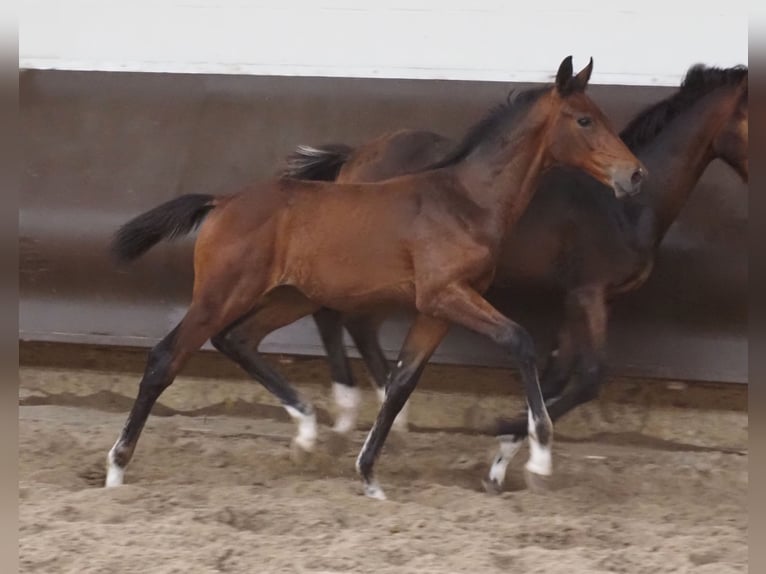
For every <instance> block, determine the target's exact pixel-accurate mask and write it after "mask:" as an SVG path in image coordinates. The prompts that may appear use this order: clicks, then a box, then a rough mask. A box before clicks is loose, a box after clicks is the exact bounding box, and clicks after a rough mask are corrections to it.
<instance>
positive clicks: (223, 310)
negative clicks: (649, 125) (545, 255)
mask: <svg viewBox="0 0 766 574" xmlns="http://www.w3.org/2000/svg"><path fill="white" fill-rule="evenodd" d="M592 67H593V66H592V61H591V62H590V64H589V65H588V66H587V67H586V68H584V69H583V70H582V71H581V72H580V73H578V74H577V75H573V73H572V60H571V57H568V58H566V59H565V60H564V61H563V62H562V64H561V66H560V67H559V70H558V73H557V75H556V82H555V84H554V85H553V86H546V87H543V88H539V89H535V90H530V91H527V92H524V93H522V94H520V95H519V97H518V98H517V99H516V100H515V101H514V102H512V103H509V104H507V105H504V106H501V107H500V108H498V109H497V110H494V111H493V112H492V113H491V114H490V115H489V116H487V118H485V119H484V120H483V121H482V122H480V123H479V124H477V125H476V126H475V127H474V128H473V129H471V130H470V131H469V132H468V134H467V135H466V136H465V137H464V138H463V140H462V141H461V142H460V143H458V144H457V145H456V146H455V147H454V149H453V150H452V151H451V152H450V153H448V154H447V156H446V157H445V158H444V159H443V160H442V161H440V162H438V163H436V164H435V165H433V166H429V169H427V170H425V171H422V172H420V173H416V174H411V175H407V176H403V177H399V178H396V179H393V180H390V181H386V182H382V183H377V184H338V183H324V182H322V183H317V182H303V181H296V180H290V179H281V180H276V181H269V182H265V183H262V184H259V185H254V186H252V187H250V188H248V189H246V190H243V191H242V192H240V193H237V194H235V195H229V196H225V197H213V196H208V195H186V196H181V197H178V198H176V199H173V200H171V201H169V202H167V203H165V204H163V205H160V206H159V207H156V208H154V209H152V210H151V211H148V212H146V213H144V214H142V215H139V216H138V217H136V218H135V219H133V220H131V221H130V222H128V223H127V224H125V225H124V226H123V227H122V228H121V229H120V230H119V231H118V233H117V236H116V238H115V242H114V244H113V250H114V253H115V254H116V255H117V256H118V257H119V258H120V259H122V260H131V259H134V258H136V257H138V256H140V255H141V254H142V253H144V252H145V251H146V250H148V249H149V248H151V247H152V246H153V245H154V244H156V243H157V242H159V241H160V240H162V239H165V238H170V237H173V236H177V235H180V234H183V233H188V232H189V231H191V230H192V229H193V228H194V227H195V226H196V225H197V224H201V228H200V231H199V235H198V237H197V241H196V243H195V248H194V270H195V278H194V289H193V294H192V301H191V304H190V306H189V308H188V310H187V312H186V315H185V316H184V318H183V319H182V320H181V322H180V323H179V324H178V326H177V327H176V328H175V329H173V330H172V331H171V332H170V333H169V334H168V335H167V336H166V337H165V338H164V339H163V340H162V341H161V342H160V343H159V344H158V345H157V346H156V347H155V348H153V349H152V350H151V351H150V353H149V358H148V361H147V366H146V371H145V373H144V376H143V378H142V380H141V383H140V385H139V391H138V397H137V398H136V401H135V403H134V405H133V407H132V409H131V412H130V414H129V416H128V419H127V422H126V424H125V426H124V428H123V430H122V432H121V433H120V436H119V438H118V439H117V442H116V443H115V445H114V446H113V447H112V449H111V450H110V451H109V454H108V468H107V477H106V484H107V486H115V485H118V484H121V483H122V482H123V477H124V472H125V468H126V466H127V465H128V462H129V461H130V459H131V457H132V455H133V452H134V450H135V447H136V443H137V441H138V438H139V435H140V433H141V430H142V428H143V426H144V424H145V422H146V420H147V417H148V416H149V413H150V411H151V408H152V406H153V405H154V403H155V402H156V400H157V398H158V397H159V396H160V394H161V393H162V392H163V391H164V390H165V389H166V388H167V387H168V386H169V385H170V384H171V383H172V381H173V379H174V378H175V376H176V374H177V373H178V372H179V370H180V369H181V367H182V366H183V365H184V363H185V362H186V361H187V359H188V358H189V356H190V355H191V354H192V353H194V352H195V351H197V350H198V349H199V348H200V346H201V345H202V344H203V343H204V342H205V341H206V340H207V339H208V338H210V339H211V341H212V343H213V345H214V346H215V347H216V348H217V349H218V350H220V351H221V352H222V353H224V354H225V355H226V356H227V357H229V358H231V359H232V360H234V361H235V362H237V363H238V364H239V365H240V366H241V367H242V368H243V369H245V370H246V371H247V372H248V373H249V374H251V375H252V376H253V377H254V378H255V379H257V380H258V381H260V382H261V383H262V384H264V386H266V387H267V388H268V389H269V390H270V391H272V392H273V393H274V394H275V395H276V396H277V397H278V398H279V399H280V400H281V401H282V403H283V405H284V406H285V409H286V410H287V411H288V413H289V414H290V415H291V416H292V417H293V418H294V419H296V420H297V421H298V435H297V436H296V438H295V444H296V446H297V447H299V448H303V449H306V450H310V449H311V448H312V447H313V446H314V441H315V438H316V422H315V417H314V411H313V408H312V407H311V405H310V404H308V403H307V402H306V401H304V400H303V399H301V397H300V396H298V394H297V393H296V392H295V391H294V389H293V388H292V387H291V386H290V385H288V384H287V382H286V381H284V380H283V379H282V378H281V377H280V376H279V374H278V373H276V372H274V371H273V370H272V369H270V368H267V367H266V366H265V365H264V363H263V361H262V360H260V359H259V358H258V352H257V347H258V345H259V343H260V342H261V340H262V339H263V338H264V337H265V336H266V335H267V334H268V333H270V332H272V331H274V330H276V329H278V328H280V327H283V326H285V325H287V324H290V323H292V322H294V321H296V320H297V319H299V318H301V317H303V316H305V315H308V314H311V313H314V312H315V311H317V310H318V309H319V308H321V307H327V308H330V309H335V310H338V311H343V312H360V311H363V310H365V309H370V308H381V307H382V306H391V307H401V308H406V309H409V310H412V311H415V319H414V321H413V324H412V326H411V328H410V330H409V332H408V334H407V338H406V340H405V342H404V345H403V348H402V350H401V354H400V356H399V360H398V362H397V364H396V367H395V368H394V370H393V372H392V375H391V380H390V382H389V385H388V391H387V393H386V398H385V400H384V402H383V405H382V407H381V410H380V412H379V414H378V418H377V420H376V422H375V424H374V426H373V428H372V430H371V431H370V434H369V435H368V437H367V441H366V442H365V445H364V447H363V449H362V451H361V453H360V455H359V458H358V460H357V468H358V470H359V472H360V474H361V476H362V479H363V481H364V485H365V492H366V494H368V495H369V496H372V497H375V498H383V497H384V495H383V491H382V490H381V489H380V487H379V486H378V485H377V482H376V481H375V479H374V475H373V464H374V461H375V458H376V457H377V455H378V453H379V451H380V449H381V447H382V445H383V442H384V441H385V438H386V435H387V434H388V432H389V430H390V427H391V423H392V422H393V420H394V417H395V416H396V414H397V413H398V412H399V410H400V409H401V407H402V405H403V404H404V403H405V402H406V400H407V398H408V397H409V395H410V393H411V392H412V390H413V388H414V385H415V383H416V382H417V379H418V376H419V374H420V372H421V371H422V369H423V368H424V366H425V364H426V362H427V361H428V359H429V357H430V356H431V354H432V353H433V351H434V350H435V348H436V347H437V346H438V344H439V342H440V341H441V340H442V338H443V337H444V335H445V334H446V332H447V330H448V328H449V326H450V324H453V323H455V324H458V325H462V326H464V327H466V328H468V329H472V330H473V331H475V332H477V333H480V334H483V335H485V336H487V337H488V338H490V339H491V340H492V341H494V342H495V343H496V344H498V345H500V346H501V347H502V348H503V349H505V350H506V351H507V352H508V353H510V354H511V355H512V356H513V357H514V358H515V359H516V361H517V362H518V363H519V367H520V371H521V377H522V380H523V382H524V388H525V392H526V397H527V402H528V405H529V417H528V422H529V429H528V430H529V436H530V444H531V445H532V447H531V455H530V460H529V461H528V463H527V467H528V469H529V471H530V472H533V473H538V474H543V475H548V474H550V473H551V452H550V446H551V440H552V430H553V429H552V424H551V421H550V418H549V416H548V413H547V411H546V407H545V404H544V402H543V397H542V394H541V391H540V386H539V382H538V377H537V369H536V366H535V353H534V346H533V343H532V340H531V338H530V337H529V335H528V334H527V332H526V331H525V330H524V329H522V328H521V327H520V326H519V325H517V324H516V323H514V322H513V321H511V320H510V319H508V318H507V317H505V316H503V315H502V314H501V313H499V312H498V311H497V310H496V309H495V308H494V307H492V306H491V305H490V304H489V303H488V302H487V301H486V300H485V299H484V298H483V297H482V295H481V293H482V292H483V291H484V290H486V289H487V287H488V286H489V284H490V283H491V281H492V277H493V275H494V270H495V264H496V260H497V256H498V252H499V246H500V244H501V242H502V239H503V238H504V237H505V235H506V232H507V230H508V229H509V228H510V227H511V226H512V224H513V223H514V222H515V221H516V220H517V219H518V217H519V215H520V214H521V212H522V211H523V209H524V208H525V207H526V205H527V203H528V201H529V199H530V197H531V195H532V193H533V191H534V190H535V188H536V184H537V178H538V176H539V174H540V173H541V172H542V171H543V170H544V169H546V168H547V167H549V166H551V165H554V164H564V165H569V166H572V167H576V168H578V169H582V170H584V171H586V172H588V173H590V174H591V175H592V176H593V177H595V178H596V179H598V180H599V181H601V182H602V183H604V184H606V185H608V186H610V188H611V189H610V190H609V193H611V192H612V191H611V190H614V191H615V192H616V193H620V194H622V193H626V192H631V191H633V190H634V189H636V188H637V187H638V185H639V184H640V181H641V180H642V179H643V175H644V168H643V167H642V165H641V164H640V162H639V161H638V160H637V159H636V158H635V156H633V154H632V153H631V152H630V151H629V150H628V149H627V147H626V146H625V145H624V144H623V143H622V141H621V140H620V139H619V138H618V137H617V136H616V134H615V133H614V132H613V130H612V129H611V127H610V126H609V123H608V121H607V120H606V118H605V117H604V115H603V113H602V112H601V110H600V109H599V108H598V107H597V106H596V105H595V104H594V103H593V102H592V101H591V100H590V99H589V98H588V97H587V96H586V95H585V88H586V86H587V84H588V80H589V78H590V74H591V71H592ZM203 219H204V222H202V221H203Z"/></svg>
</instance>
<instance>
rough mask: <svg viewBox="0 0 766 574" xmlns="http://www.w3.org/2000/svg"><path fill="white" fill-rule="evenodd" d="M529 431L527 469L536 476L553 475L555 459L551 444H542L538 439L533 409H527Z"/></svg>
mask: <svg viewBox="0 0 766 574" xmlns="http://www.w3.org/2000/svg"><path fill="white" fill-rule="evenodd" d="M527 413H528V414H527V418H528V429H529V460H527V464H526V465H525V468H526V469H527V470H528V471H529V472H531V473H534V474H541V475H543V476H550V475H551V474H553V459H552V457H551V448H550V446H551V445H550V443H549V444H547V445H542V444H540V441H539V440H538V438H537V427H536V425H535V420H534V418H533V416H532V409H527Z"/></svg>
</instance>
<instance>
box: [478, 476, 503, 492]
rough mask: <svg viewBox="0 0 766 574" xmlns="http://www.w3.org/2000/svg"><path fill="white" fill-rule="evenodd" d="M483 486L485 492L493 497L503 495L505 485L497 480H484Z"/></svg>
mask: <svg viewBox="0 0 766 574" xmlns="http://www.w3.org/2000/svg"><path fill="white" fill-rule="evenodd" d="M481 485H482V486H483V487H484V492H486V493H487V494H491V495H493V496H498V495H500V494H502V493H503V485H502V484H500V483H498V482H497V481H496V480H492V479H490V478H485V479H482V481H481Z"/></svg>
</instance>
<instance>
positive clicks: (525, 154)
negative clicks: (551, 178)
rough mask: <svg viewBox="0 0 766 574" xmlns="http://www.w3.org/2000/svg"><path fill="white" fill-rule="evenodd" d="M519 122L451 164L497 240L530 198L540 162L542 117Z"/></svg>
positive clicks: (517, 216) (543, 150) (543, 123)
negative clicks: (509, 131) (481, 210)
mask: <svg viewBox="0 0 766 574" xmlns="http://www.w3.org/2000/svg"><path fill="white" fill-rule="evenodd" d="M521 124H522V125H519V126H518V127H517V128H516V129H514V130H512V131H511V133H510V134H504V135H503V136H499V137H497V138H496V141H495V142H491V143H489V144H487V145H483V146H481V147H479V148H477V150H476V151H474V152H472V153H471V154H470V155H469V156H468V157H467V158H466V159H465V160H464V161H462V162H461V163H460V164H458V165H456V166H455V174H456V175H457V177H458V179H460V181H461V183H462V184H463V187H464V189H465V190H466V191H467V194H468V196H469V197H470V199H471V200H472V201H473V202H474V203H475V204H476V205H478V206H479V207H481V208H482V209H483V210H484V211H485V212H486V213H487V216H488V225H487V228H486V231H487V232H489V233H490V234H492V236H493V237H496V238H497V240H498V241H500V240H501V239H502V237H503V236H504V234H505V233H506V231H507V230H508V228H509V227H510V226H512V225H513V223H514V222H515V221H516V220H517V219H518V218H519V216H520V215H521V213H522V212H523V211H524V209H525V208H526V206H527V204H528V203H529V201H530V199H531V198H532V195H533V193H534V191H535V188H536V187H537V182H538V179H539V176H540V173H541V172H542V169H543V164H544V158H545V149H544V148H543V145H542V142H543V137H544V127H545V121H544V118H543V119H540V118H538V119H530V120H528V121H523V122H521Z"/></svg>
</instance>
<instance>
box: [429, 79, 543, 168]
mask: <svg viewBox="0 0 766 574" xmlns="http://www.w3.org/2000/svg"><path fill="white" fill-rule="evenodd" d="M549 90H550V86H543V87H541V88H532V89H529V90H525V91H523V92H519V93H518V95H515V94H514V93H513V92H511V93H509V94H508V97H507V98H506V101H505V102H503V103H502V104H498V105H496V106H495V107H493V108H492V109H491V110H490V111H489V112H487V114H486V115H485V116H484V117H483V118H482V119H481V120H479V121H478V122H476V123H475V124H474V125H473V126H472V127H470V128H469V129H468V131H467V132H466V134H465V135H464V136H463V138H462V139H461V140H460V141H459V142H458V143H457V144H455V146H454V147H453V148H452V149H451V150H450V151H449V152H447V155H445V156H444V157H443V158H441V159H440V160H437V161H436V162H434V163H432V164H430V165H428V166H426V167H424V168H422V169H419V170H417V171H419V172H422V171H429V170H432V169H438V168H441V167H447V166H450V165H454V164H456V163H458V162H460V161H461V160H463V159H465V158H466V156H468V155H469V154H470V153H471V152H472V151H474V150H475V149H476V148H477V147H478V146H479V145H480V144H481V143H482V142H484V141H486V140H488V139H489V138H491V137H492V136H493V135H495V134H496V133H498V131H499V130H500V129H501V128H502V127H504V126H507V125H508V124H509V123H511V122H512V121H514V120H515V119H517V118H518V117H519V116H520V114H521V112H522V111H524V110H526V109H527V108H528V107H529V106H531V105H532V104H533V103H534V102H536V101H537V100H538V98H540V96H542V95H543V94H544V93H546V92H548V91H549ZM514 95H515V97H513V96H514Z"/></svg>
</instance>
